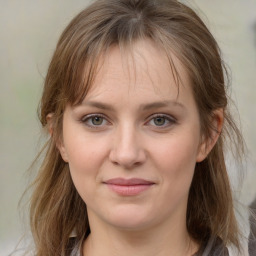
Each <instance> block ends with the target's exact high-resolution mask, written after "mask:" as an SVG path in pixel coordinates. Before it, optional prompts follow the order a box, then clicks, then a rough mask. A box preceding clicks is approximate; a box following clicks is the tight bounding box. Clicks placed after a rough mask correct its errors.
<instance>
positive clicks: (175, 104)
mask: <svg viewBox="0 0 256 256" xmlns="http://www.w3.org/2000/svg"><path fill="white" fill-rule="evenodd" d="M82 105H85V106H91V107H96V108H99V109H102V110H111V111H114V107H113V106H112V105H110V104H107V103H102V102H98V101H85V102H83V103H82ZM164 107H179V108H182V109H186V107H185V106H184V105H183V104H181V103H180V102H178V101H157V102H152V103H148V104H142V105H141V106H140V109H141V110H143V111H146V110H150V109H155V108H164Z"/></svg>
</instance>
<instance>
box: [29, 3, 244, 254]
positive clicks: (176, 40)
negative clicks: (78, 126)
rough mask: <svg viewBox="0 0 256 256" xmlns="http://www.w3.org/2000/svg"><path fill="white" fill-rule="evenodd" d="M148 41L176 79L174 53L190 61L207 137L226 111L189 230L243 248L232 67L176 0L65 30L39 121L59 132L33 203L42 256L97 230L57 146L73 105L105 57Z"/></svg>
mask: <svg viewBox="0 0 256 256" xmlns="http://www.w3.org/2000/svg"><path fill="white" fill-rule="evenodd" d="M140 39H150V40H152V41H153V42H154V43H156V44H157V46H158V47H160V48H162V49H164V51H165V52H166V55H167V56H168V58H169V61H170V68H171V70H172V71H173V72H174V74H176V77H179V74H178V72H177V71H176V69H175V66H174V65H173V62H172V58H171V52H172V53H174V54H175V55H176V56H177V57H178V58H179V60H180V61H181V62H182V64H183V65H184V67H185V69H186V71H187V72H188V74H189V77H190V80H191V86H192V89H193V94H194V98H195V101H196V104H197V107H198V111H199V115H200V123H201V131H202V134H203V135H204V136H205V137H206V138H209V137H210V135H211V131H212V129H213V127H212V126H211V123H212V122H211V120H212V117H213V115H214V111H215V110H217V109H223V110H224V127H223V130H222V132H221V134H220V136H219V139H218V141H217V143H216V144H215V146H214V148H213V149H212V151H211V152H210V153H209V155H208V157H207V158H206V159H205V160H204V161H203V162H201V163H197V165H196V167H195V174H194V177H193V181H192V184H191V188H190V191H189V198H188V207H187V229H188V232H189V234H190V236H191V237H192V238H193V239H195V240H197V241H198V242H199V243H205V242H206V241H207V240H208V239H209V238H210V237H212V236H214V237H220V238H221V239H222V241H223V243H224V245H227V244H232V245H234V246H235V247H236V248H237V249H238V250H239V248H240V243H239V231H238V227H237V221H236V218H235V214H234V205H233V199H232V192H231V187H230V183H229V178H228V175H227V170H226V165H225V159H224V144H227V140H228V139H230V141H231V142H234V145H235V148H237V150H238V153H239V154H240V155H242V153H243V139H242V137H241V134H240V132H239V130H238V128H237V126H236V125H235V122H234V121H233V119H232V117H231V115H230V113H229V111H228V98H227V97H228V96H227V84H226V82H227V81H226V80H225V66H224V65H223V62H222V59H221V54H220V50H219V47H218V45H217V43H216V41H215V39H214V38H213V36H212V35H211V33H210V32H209V30H208V29H207V27H206V26H205V25H204V23H203V22H202V20H201V19H200V18H199V17H198V15H197V14H196V13H195V12H194V11H193V10H192V9H191V8H189V7H187V6H185V5H184V4H182V3H180V2H178V1H176V0H98V1H95V2H94V3H92V4H91V5H90V6H89V7H87V8H86V9H85V10H83V11H82V12H81V13H79V14H78V15H77V16H76V17H75V18H74V19H73V20H72V21H71V23H70V24H69V25H68V26H67V28H66V29H65V30H64V32H63V33H62V35H61V37H60V39H59V42H58V44H57V47H56V50H55V52H54V54H53V57H52V60H51V63H50V65H49V69H48V73H47V76H46V79H45V84H44V90H43V95H42V99H41V104H40V113H39V115H40V121H41V123H42V125H43V127H47V115H48V114H53V122H52V124H51V125H52V131H53V133H52V136H51V137H50V139H49V141H48V144H47V145H46V149H45V156H44V159H43V162H42V165H41V168H40V170H39V172H38V175H37V178H36V180H35V181H34V183H33V188H34V192H33V194H32V198H31V206H30V224H31V230H32V234H33V237H34V241H35V247H36V255H37V256H42V255H49V256H50V255H65V252H66V251H67V250H68V241H69V236H70V234H71V233H72V232H73V231H74V232H75V233H76V236H77V241H80V242H81V241H83V240H84V239H85V238H86V237H87V235H88V234H89V232H90V229H89V223H88V218H87V212H86V204H85V203H84V202H83V200H82V199H81V197H80V196H79V195H78V193H77V191H76V189H75V187H74V185H73V182H72V179H71V176H70V173H69V168H68V165H67V164H66V163H65V162H64V161H63V160H62V158H61V155H60V153H59V151H58V149H57V147H56V143H57V141H58V139H60V138H61V134H62V121H63V120H62V118H63V112H64V110H65V107H66V105H67V104H71V105H76V104H79V103H80V102H81V101H82V100H83V99H84V97H85V96H86V93H87V92H88V90H89V88H90V86H91V85H92V84H93V79H94V77H95V72H96V69H97V67H98V63H99V59H100V58H102V57H103V58H104V54H106V52H107V51H108V49H109V48H110V47H111V46H113V45H118V46H119V47H120V48H121V49H126V50H127V51H129V49H131V47H132V45H133V43H134V42H135V41H137V40H140ZM239 148H240V149H239ZM239 150H240V151H239Z"/></svg>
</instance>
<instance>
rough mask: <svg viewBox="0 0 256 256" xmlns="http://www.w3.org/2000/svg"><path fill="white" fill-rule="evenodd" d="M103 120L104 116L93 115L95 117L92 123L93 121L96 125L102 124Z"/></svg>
mask: <svg viewBox="0 0 256 256" xmlns="http://www.w3.org/2000/svg"><path fill="white" fill-rule="evenodd" d="M102 122H103V119H102V117H100V116H95V117H93V119H92V123H93V124H94V125H101V124H102Z"/></svg>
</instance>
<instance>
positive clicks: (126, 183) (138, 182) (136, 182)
mask: <svg viewBox="0 0 256 256" xmlns="http://www.w3.org/2000/svg"><path fill="white" fill-rule="evenodd" d="M104 183H105V184H110V185H119V186H132V185H153V184H155V183H154V182H153V181H149V180H144V179H140V178H131V179H124V178H114V179H109V180H106V181H105V182H104Z"/></svg>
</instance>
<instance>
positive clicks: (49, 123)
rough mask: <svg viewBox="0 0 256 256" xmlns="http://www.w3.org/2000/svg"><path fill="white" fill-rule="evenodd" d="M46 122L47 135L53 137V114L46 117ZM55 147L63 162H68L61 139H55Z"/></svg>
mask: <svg viewBox="0 0 256 256" xmlns="http://www.w3.org/2000/svg"><path fill="white" fill-rule="evenodd" d="M46 121H47V130H48V133H49V134H50V136H51V137H53V113H50V114H48V115H47V116H46ZM56 147H57V148H58V150H59V152H60V154H61V157H62V159H63V161H65V162H68V156H67V153H66V149H65V146H64V144H63V141H62V139H61V138H58V139H57V141H56Z"/></svg>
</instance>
